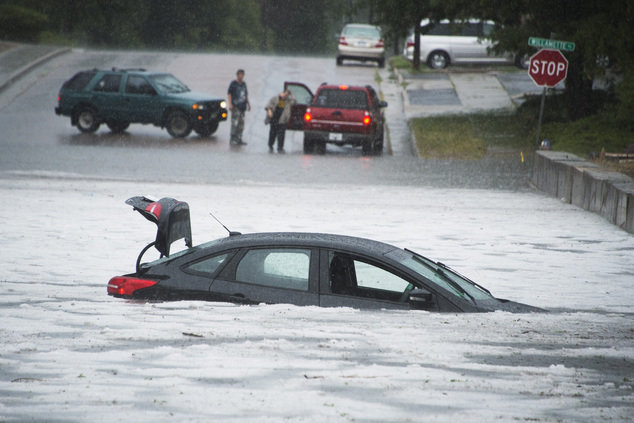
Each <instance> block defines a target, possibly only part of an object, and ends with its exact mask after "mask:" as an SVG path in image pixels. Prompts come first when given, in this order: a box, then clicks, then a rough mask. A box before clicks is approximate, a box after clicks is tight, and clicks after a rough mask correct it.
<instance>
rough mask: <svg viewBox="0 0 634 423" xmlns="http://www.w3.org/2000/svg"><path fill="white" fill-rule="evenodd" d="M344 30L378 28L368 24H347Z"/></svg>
mask: <svg viewBox="0 0 634 423" xmlns="http://www.w3.org/2000/svg"><path fill="white" fill-rule="evenodd" d="M344 28H380V27H379V26H377V25H370V24H357V23H349V24H346V25H345V26H344Z"/></svg>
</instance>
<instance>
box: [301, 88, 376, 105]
mask: <svg viewBox="0 0 634 423" xmlns="http://www.w3.org/2000/svg"><path fill="white" fill-rule="evenodd" d="M313 105H315V106H318V107H333V108H341V109H367V108H368V96H367V94H366V93H365V91H361V90H340V89H323V90H320V91H319V93H318V94H317V96H316V97H315V101H314V102H313Z"/></svg>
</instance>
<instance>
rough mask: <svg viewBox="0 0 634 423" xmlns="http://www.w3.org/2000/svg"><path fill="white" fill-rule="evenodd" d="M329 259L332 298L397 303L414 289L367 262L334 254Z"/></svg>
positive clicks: (386, 271) (330, 254)
mask: <svg viewBox="0 0 634 423" xmlns="http://www.w3.org/2000/svg"><path fill="white" fill-rule="evenodd" d="M328 258H329V264H330V267H329V274H330V289H331V292H332V293H333V294H343V295H350V296H355V297H364V298H376V299H382V300H391V301H400V300H401V298H402V296H403V293H404V292H405V291H406V290H411V289H412V288H413V286H412V285H411V284H410V282H408V281H407V280H405V279H403V278H401V277H400V276H398V275H396V274H394V273H392V272H390V271H388V270H385V269H383V268H382V267H379V266H377V265H375V264H373V263H371V262H369V261H366V260H362V259H360V258H356V257H353V256H350V255H348V254H341V253H337V252H334V251H331V252H330V253H329V257H328Z"/></svg>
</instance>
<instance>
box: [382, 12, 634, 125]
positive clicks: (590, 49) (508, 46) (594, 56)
mask: <svg viewBox="0 0 634 423" xmlns="http://www.w3.org/2000/svg"><path fill="white" fill-rule="evenodd" d="M377 7H378V12H379V15H380V21H381V22H382V23H383V24H384V25H387V26H389V27H390V28H391V30H392V31H394V32H398V31H400V30H402V28H403V26H405V27H407V28H408V29H409V28H412V27H413V28H414V30H416V29H417V27H418V22H420V19H421V18H424V17H427V18H431V19H441V18H447V19H461V18H467V17H473V18H482V19H491V20H494V21H496V22H497V23H499V24H500V25H499V27H498V28H497V30H496V31H495V32H494V33H493V35H492V38H493V40H494V41H496V42H497V43H498V44H497V47H496V48H497V49H498V50H499V51H507V52H513V53H518V54H529V53H530V54H532V53H534V52H535V50H534V49H531V48H530V47H529V46H528V44H527V43H528V37H529V36H534V37H543V38H549V37H551V36H552V37H553V38H556V39H561V40H566V41H573V42H575V44H576V48H575V51H574V52H571V53H567V52H566V53H564V54H565V55H566V56H567V58H568V61H569V66H568V77H567V79H566V91H565V96H566V103H567V105H568V114H569V116H570V117H571V118H572V119H579V118H582V117H584V116H587V115H588V114H589V113H591V112H592V111H593V107H594V105H593V101H592V97H593V96H592V83H593V80H594V78H595V77H596V76H599V75H602V74H603V73H604V72H605V70H606V68H605V67H602V66H601V62H602V60H598V59H603V58H609V60H610V62H611V68H612V69H613V70H614V69H616V70H617V71H619V72H623V73H630V72H631V70H630V69H631V68H632V65H634V57H633V56H634V49H633V48H632V46H633V45H634V2H632V1H631V0H606V1H598V0H521V1H519V0H518V1H509V0H475V1H474V0H442V1H441V0H377ZM404 23H405V25H404ZM414 40H415V42H416V43H417V42H418V40H419V37H418V34H416V36H415V37H414ZM418 48H419V46H418V45H416V46H415V49H416V52H417V53H415V54H414V59H415V62H414V66H415V67H418V65H419V63H418V62H417V61H416V60H417V59H418V57H419V55H418V51H419V50H418ZM626 79H628V78H626ZM628 80H629V79H628ZM621 98H622V97H621Z"/></svg>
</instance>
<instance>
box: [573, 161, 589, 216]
mask: <svg viewBox="0 0 634 423" xmlns="http://www.w3.org/2000/svg"><path fill="white" fill-rule="evenodd" d="M570 174H571V175H570V177H571V180H572V187H571V188H570V202H571V203H572V204H574V205H575V206H577V207H582V208H583V204H584V202H585V195H586V192H585V187H586V184H585V182H584V180H583V174H584V168H583V167H577V166H575V167H571V168H570Z"/></svg>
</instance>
